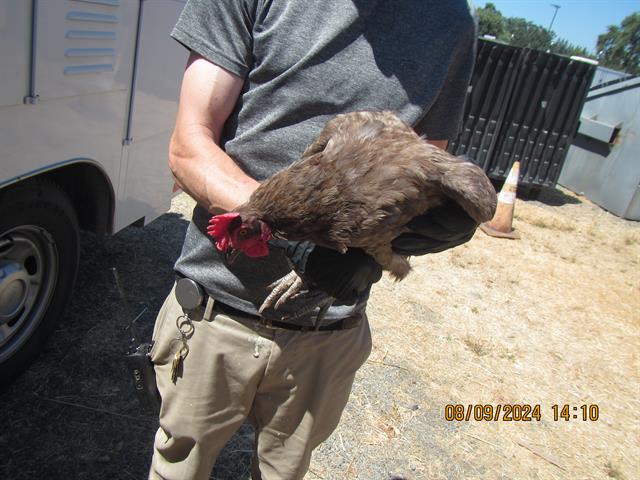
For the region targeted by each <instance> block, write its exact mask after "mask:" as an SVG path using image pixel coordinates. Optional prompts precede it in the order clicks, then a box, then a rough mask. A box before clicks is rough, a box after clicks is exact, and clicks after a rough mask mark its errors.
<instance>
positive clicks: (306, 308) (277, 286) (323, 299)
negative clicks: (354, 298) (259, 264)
mask: <svg viewBox="0 0 640 480" xmlns="http://www.w3.org/2000/svg"><path fill="white" fill-rule="evenodd" d="M303 285H304V282H303V281H302V278H300V276H299V275H298V274H297V273H296V271H295V270H292V271H291V272H289V273H288V274H287V275H285V276H284V277H282V278H281V279H279V280H276V281H275V282H273V283H272V284H271V285H269V286H268V287H267V289H268V290H271V293H269V295H268V296H267V298H266V299H265V300H264V302H262V305H260V308H259V310H258V312H260V313H262V312H263V311H264V310H266V309H267V308H270V307H273V308H274V309H275V310H277V309H278V308H280V307H281V306H282V305H283V304H284V303H285V302H286V301H287V300H289V299H291V298H295V297H296V296H297V295H298V294H299V293H300V290H301V289H302V286H303ZM335 300H336V299H335V298H334V297H331V296H328V295H326V294H324V293H323V294H322V295H321V296H320V298H318V297H317V296H316V297H314V298H312V299H310V300H309V301H308V302H307V303H305V304H304V305H303V306H302V307H301V308H300V309H299V310H297V311H296V312H295V313H292V314H290V315H286V316H284V317H282V319H283V320H297V319H299V318H302V317H303V316H305V315H308V314H309V313H311V312H313V311H314V310H315V309H316V308H318V307H319V308H320V310H319V311H318V314H317V315H316V318H315V321H314V322H313V326H314V328H316V329H317V328H318V327H319V326H320V324H321V322H322V319H323V318H324V316H325V314H326V313H327V310H329V307H330V306H331V305H332V304H333V302H335ZM274 303H275V305H274Z"/></svg>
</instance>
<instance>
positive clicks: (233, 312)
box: [176, 272, 362, 332]
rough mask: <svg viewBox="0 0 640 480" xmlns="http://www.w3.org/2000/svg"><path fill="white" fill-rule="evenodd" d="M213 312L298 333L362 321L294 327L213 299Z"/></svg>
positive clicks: (351, 325)
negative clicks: (317, 326)
mask: <svg viewBox="0 0 640 480" xmlns="http://www.w3.org/2000/svg"><path fill="white" fill-rule="evenodd" d="M182 278H185V276H184V275H182V274H181V273H179V272H176V279H177V280H180V279H182ZM200 287H201V288H202V291H203V292H205V291H206V290H205V289H204V287H202V285H200ZM213 310H214V311H216V312H218V313H223V314H225V315H230V316H232V317H240V318H245V319H247V320H253V321H255V322H258V323H259V324H261V325H263V326H265V327H266V328H281V329H284V330H294V331H298V332H310V331H320V332H330V331H334V330H346V329H348V328H355V327H357V326H358V325H359V324H360V321H361V320H362V316H361V315H356V316H353V317H347V318H343V319H342V320H338V321H336V322H333V323H330V324H329V325H321V326H320V328H318V329H316V328H315V327H313V326H310V325H309V326H307V325H296V324H295V323H289V322H281V321H279V320H268V319H266V318H263V317H261V316H259V315H255V314H252V313H247V312H244V311H242V310H239V309H237V308H235V307H232V306H231V305H227V304H226V303H223V302H221V301H219V300H216V299H214V303H213Z"/></svg>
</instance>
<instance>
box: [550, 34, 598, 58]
mask: <svg viewBox="0 0 640 480" xmlns="http://www.w3.org/2000/svg"><path fill="white" fill-rule="evenodd" d="M551 51H552V52H553V53H557V54H558V55H566V56H568V57H570V56H572V55H577V56H580V57H586V58H593V54H591V53H589V52H588V51H587V49H586V48H584V47H579V46H578V45H574V44H572V43H570V42H569V41H568V40H567V39H565V38H559V39H558V40H556V41H555V42H553V45H551Z"/></svg>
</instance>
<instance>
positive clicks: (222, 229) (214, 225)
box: [207, 213, 240, 252]
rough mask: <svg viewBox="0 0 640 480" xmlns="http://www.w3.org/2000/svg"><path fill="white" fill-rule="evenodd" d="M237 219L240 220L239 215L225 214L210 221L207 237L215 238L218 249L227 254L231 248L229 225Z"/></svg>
mask: <svg viewBox="0 0 640 480" xmlns="http://www.w3.org/2000/svg"><path fill="white" fill-rule="evenodd" d="M236 218H240V214H239V213H223V214H221V215H215V216H214V217H211V220H209V226H208V227H207V235H209V236H210V237H213V238H215V240H216V248H217V249H218V250H220V251H221V252H226V251H227V250H228V248H229V246H230V243H231V239H230V237H229V233H228V232H229V225H230V224H231V222H233V221H234V220H235V219H236Z"/></svg>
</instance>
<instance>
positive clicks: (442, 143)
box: [427, 140, 449, 150]
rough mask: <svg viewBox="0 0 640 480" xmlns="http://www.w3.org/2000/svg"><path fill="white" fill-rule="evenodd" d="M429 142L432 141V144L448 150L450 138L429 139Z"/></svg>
mask: <svg viewBox="0 0 640 480" xmlns="http://www.w3.org/2000/svg"><path fill="white" fill-rule="evenodd" d="M427 143H430V144H431V145H433V146H436V147H438V148H439V149H441V150H446V149H447V147H448V146H449V140H427Z"/></svg>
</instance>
